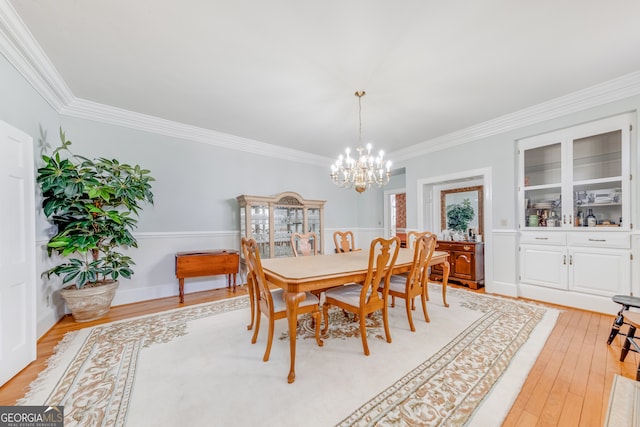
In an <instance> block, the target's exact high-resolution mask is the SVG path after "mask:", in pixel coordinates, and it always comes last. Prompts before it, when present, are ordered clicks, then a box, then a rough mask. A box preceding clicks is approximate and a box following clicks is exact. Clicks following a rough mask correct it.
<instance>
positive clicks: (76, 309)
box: [60, 281, 119, 322]
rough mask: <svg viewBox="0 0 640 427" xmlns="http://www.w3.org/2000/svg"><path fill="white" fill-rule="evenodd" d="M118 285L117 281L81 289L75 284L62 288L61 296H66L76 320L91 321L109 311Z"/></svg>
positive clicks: (65, 298) (68, 305)
mask: <svg viewBox="0 0 640 427" xmlns="http://www.w3.org/2000/svg"><path fill="white" fill-rule="evenodd" d="M118 285H119V283H118V282H117V281H112V282H108V283H105V284H102V285H99V286H91V287H88V286H84V287H82V288H81V289H76V287H75V285H73V286H68V287H66V288H63V289H60V296H62V298H64V300H65V302H66V303H67V307H69V310H70V311H71V315H72V316H73V318H74V320H75V321H76V322H90V321H92V320H96V319H100V318H101V317H104V316H105V315H106V314H107V313H108V312H109V309H111V301H113V297H114V296H115V295H116V289H117V288H118Z"/></svg>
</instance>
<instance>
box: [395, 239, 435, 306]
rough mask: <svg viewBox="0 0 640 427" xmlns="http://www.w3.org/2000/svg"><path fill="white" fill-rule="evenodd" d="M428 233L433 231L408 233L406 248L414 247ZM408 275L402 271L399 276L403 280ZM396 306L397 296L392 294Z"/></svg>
mask: <svg viewBox="0 0 640 427" xmlns="http://www.w3.org/2000/svg"><path fill="white" fill-rule="evenodd" d="M427 234H433V233H431V232H430V231H409V232H408V233H407V234H406V248H407V249H413V247H414V245H415V243H416V240H418V239H419V238H420V237H422V236H425V235H427ZM407 275H408V273H401V274H398V275H397V276H400V277H402V278H403V279H402V280H405V279H406V278H407ZM394 276H396V275H393V276H391V278H392V279H393V277H394ZM428 300H429V292H428V289H427V301H428ZM412 304H413V302H412ZM395 306H396V298H395V297H394V296H393V295H392V296H391V307H395ZM412 309H413V310H415V309H416V307H415V304H414V305H413V307H412Z"/></svg>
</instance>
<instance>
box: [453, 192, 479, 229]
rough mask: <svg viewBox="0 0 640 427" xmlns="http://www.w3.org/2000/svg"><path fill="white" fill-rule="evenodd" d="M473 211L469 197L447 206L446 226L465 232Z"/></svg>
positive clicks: (473, 214)
mask: <svg viewBox="0 0 640 427" xmlns="http://www.w3.org/2000/svg"><path fill="white" fill-rule="evenodd" d="M474 216H475V213H474V212H473V206H471V202H470V201H469V199H464V200H463V201H462V202H460V203H455V204H452V205H449V206H447V228H450V229H453V230H455V231H458V232H462V233H465V232H466V231H467V227H468V226H469V221H471V220H472V219H473V217H474Z"/></svg>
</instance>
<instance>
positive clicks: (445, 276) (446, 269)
mask: <svg viewBox="0 0 640 427" xmlns="http://www.w3.org/2000/svg"><path fill="white" fill-rule="evenodd" d="M450 268H451V266H450V265H449V261H445V262H444V263H443V264H442V302H443V303H444V306H445V307H449V304H447V283H449V270H450Z"/></svg>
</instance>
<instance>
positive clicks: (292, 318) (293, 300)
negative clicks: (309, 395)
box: [285, 292, 305, 384]
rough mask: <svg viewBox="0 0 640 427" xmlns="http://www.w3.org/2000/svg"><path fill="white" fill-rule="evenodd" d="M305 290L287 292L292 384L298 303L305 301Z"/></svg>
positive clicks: (291, 380)
mask: <svg viewBox="0 0 640 427" xmlns="http://www.w3.org/2000/svg"><path fill="white" fill-rule="evenodd" d="M304 299H305V293H304V292H286V293H285V300H286V303H287V320H288V321H289V351H290V359H291V361H290V362H291V366H290V368H289V376H288V377H287V382H288V383H289V384H291V383H292V382H294V381H295V380H296V330H297V328H298V304H300V302H301V301H304Z"/></svg>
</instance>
